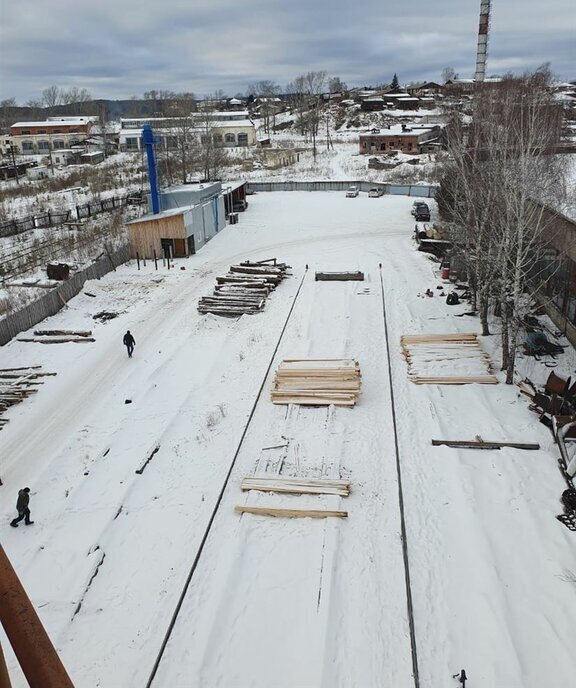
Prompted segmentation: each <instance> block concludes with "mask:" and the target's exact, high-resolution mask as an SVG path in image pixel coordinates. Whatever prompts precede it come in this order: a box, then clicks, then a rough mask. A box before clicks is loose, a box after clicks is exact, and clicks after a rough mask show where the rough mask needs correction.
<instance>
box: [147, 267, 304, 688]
mask: <svg viewBox="0 0 576 688" xmlns="http://www.w3.org/2000/svg"><path fill="white" fill-rule="evenodd" d="M307 274H308V266H306V269H305V271H304V274H303V275H302V279H301V280H300V284H299V285H298V289H297V291H296V294H295V296H294V300H293V301H292V305H291V306H290V310H289V311H288V315H287V316H286V320H285V321H284V325H283V326H282V330H281V331H280V336H279V337H278V340H277V342H276V346H275V347H274V351H273V352H272V355H271V356H270V360H269V362H268V366H267V368H266V372H265V373H264V375H263V377H262V384H261V385H260V388H259V390H258V393H257V395H256V399H255V400H254V404H253V405H252V409H251V411H250V415H249V416H248V420H247V421H246V424H245V425H244V429H243V431H242V435H241V437H240V441H239V442H238V446H237V447H236V451H235V452H234V456H233V457H232V461H231V462H230V467H229V468H228V472H227V474H226V477H225V478H224V482H223V483H222V488H221V490H220V493H219V495H218V497H217V499H216V503H215V504H214V508H213V510H212V513H211V515H210V519H209V520H208V524H207V526H206V529H205V530H204V534H203V536H202V540H201V541H200V545H199V546H198V549H197V551H196V556H195V557H194V561H193V562H192V566H191V568H190V571H189V572H188V576H187V577H186V581H185V582H184V586H183V588H182V592H181V593H180V596H179V598H178V602H177V603H176V607H175V609H174V612H173V614H172V618H171V619H170V623H169V624H168V628H167V630H166V633H165V635H164V639H163V640H162V645H161V646H160V650H159V652H158V654H157V655H156V659H155V661H154V665H153V667H152V671H151V672H150V676H149V678H148V681H147V683H146V688H151V686H152V684H153V682H154V679H155V677H156V674H157V672H158V668H159V667H160V663H161V661H162V657H163V655H164V652H165V650H166V646H167V645H168V641H169V640H170V636H171V635H172V631H173V630H174V626H175V625H176V620H177V619H178V614H179V613H180V610H181V608H182V605H183V603H184V599H185V597H186V593H187V592H188V588H189V587H190V583H191V581H192V577H193V576H194V573H195V571H196V569H197V567H198V563H199V561H200V558H201V556H202V553H203V551H204V547H205V545H206V542H207V541H208V536H209V534H210V531H211V529H212V526H213V524H214V520H215V519H216V515H217V514H218V510H219V509H220V506H221V504H222V499H223V497H224V493H225V491H226V488H227V487H228V482H229V480H230V476H231V475H232V471H233V470H234V466H235V465H236V459H237V458H238V455H239V454H240V450H241V449H242V445H243V444H244V439H245V437H246V434H247V432H248V428H249V427H250V424H251V422H252V419H253V417H254V414H255V412H256V408H257V407H258V402H259V401H260V397H261V396H262V392H263V390H264V386H265V385H266V381H267V379H268V376H269V375H270V371H271V369H272V365H273V363H274V359H275V358H276V354H277V353H278V349H279V348H280V344H281V343H282V339H283V337H284V334H285V332H286V328H287V327H288V323H289V321H290V318H291V316H292V313H293V312H294V307H295V305H296V302H297V301H298V297H299V295H300V291H301V290H302V286H303V284H304V280H305V279H306V275H307Z"/></svg>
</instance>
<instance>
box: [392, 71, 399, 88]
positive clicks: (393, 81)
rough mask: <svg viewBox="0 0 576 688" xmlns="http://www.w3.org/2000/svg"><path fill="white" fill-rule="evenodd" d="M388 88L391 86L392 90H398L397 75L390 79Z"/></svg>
mask: <svg viewBox="0 0 576 688" xmlns="http://www.w3.org/2000/svg"><path fill="white" fill-rule="evenodd" d="M390 86H392V88H399V87H400V84H399V83H398V75H397V74H394V76H393V77H392V83H391V84H390Z"/></svg>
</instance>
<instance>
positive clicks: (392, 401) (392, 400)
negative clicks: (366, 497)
mask: <svg viewBox="0 0 576 688" xmlns="http://www.w3.org/2000/svg"><path fill="white" fill-rule="evenodd" d="M380 291H381V294H382V318H383V321H384V339H385V341H386V353H387V358H388V361H387V363H388V382H389V386H390V409H391V412H392V426H393V428H394V452H395V454H396V473H397V477H398V507H399V509H400V531H401V536H402V557H403V559H404V581H405V584H406V606H407V611H408V625H409V628H410V649H411V653H412V675H413V677H414V688H420V675H419V671H418V652H417V648H416V630H415V624H414V606H413V603H412V585H411V581H410V560H409V557H408V541H407V537H406V519H405V515H404V493H403V490H402V467H401V465H400V448H399V445H398V425H397V422H396V402H395V398H394V386H393V381H392V362H391V357H390V337H389V332H388V320H387V316H386V295H385V292H384V279H383V277H382V263H380Z"/></svg>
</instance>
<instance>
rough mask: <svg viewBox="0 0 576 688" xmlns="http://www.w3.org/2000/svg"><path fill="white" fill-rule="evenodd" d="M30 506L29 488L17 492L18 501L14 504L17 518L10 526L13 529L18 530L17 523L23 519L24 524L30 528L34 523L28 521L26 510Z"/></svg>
mask: <svg viewBox="0 0 576 688" xmlns="http://www.w3.org/2000/svg"><path fill="white" fill-rule="evenodd" d="M28 504H30V488H29V487H24V488H22V489H21V490H19V491H18V500H17V502H16V511H17V512H18V518H15V519H13V520H12V521H11V522H10V525H11V526H12V527H13V528H18V523H19V522H20V521H21V520H22V519H24V523H25V524H26V525H27V526H31V525H32V524H33V523H34V521H31V520H30V509H29V508H28Z"/></svg>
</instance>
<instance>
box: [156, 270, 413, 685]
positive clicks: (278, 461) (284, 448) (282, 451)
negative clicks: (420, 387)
mask: <svg viewBox="0 0 576 688" xmlns="http://www.w3.org/2000/svg"><path fill="white" fill-rule="evenodd" d="M379 274H380V296H381V307H382V324H383V329H384V339H385V342H386V356H387V364H386V363H385V364H384V368H387V374H388V378H389V389H390V408H391V411H390V413H391V417H392V426H393V438H394V453H395V460H396V476H397V485H398V513H399V519H400V529H401V541H402V558H403V564H404V580H405V592H406V608H407V612H406V614H407V621H408V627H409V635H410V651H411V661H412V677H413V682H414V687H415V688H420V680H419V669H418V655H417V647H416V634H415V623H414V612H413V603H412V589H411V580H410V562H409V556H408V554H409V553H408V544H407V535H406V523H405V514H404V495H403V488H402V469H401V457H400V450H399V445H398V433H397V422H396V411H395V399H394V391H393V386H392V365H391V361H390V346H389V330H388V322H387V312H386V296H385V289H384V281H383V276H382V271H381V270H380V273H379ZM306 275H307V272H305V273H304V275H303V277H302V279H301V281H300V284H299V286H298V289H297V291H296V294H295V296H294V300H293V302H292V306H291V308H290V310H289V312H288V314H287V316H286V319H285V321H284V324H283V327H282V330H281V332H280V335H279V337H278V340H277V342H276V345H275V347H274V350H273V352H272V354H271V356H270V359H269V362H268V366H267V368H266V371H265V373H264V375H263V378H262V383H261V385H260V388H259V390H258V393H257V395H256V398H255V400H254V403H253V406H252V409H251V411H250V414H249V416H248V419H247V421H246V424H245V426H244V428H243V431H242V435H241V437H240V440H239V442H238V445H237V447H236V451H235V453H234V456H233V457H232V459H231V462H230V465H229V468H228V471H227V474H226V476H225V478H224V481H223V483H222V487H221V489H220V492H219V494H218V497H217V499H216V502H215V504H214V507H213V509H212V512H211V515H210V518H209V520H208V523H207V525H206V528H205V529H204V532H203V535H202V538H201V540H200V544H199V546H198V548H197V550H196V553H195V556H194V560H193V561H192V564H191V566H190V569H189V572H188V574H187V577H186V580H185V582H184V584H183V587H182V590H181V592H180V594H179V596H178V600H177V603H176V606H175V608H174V612H173V613H172V616H171V618H170V621H169V624H168V627H167V629H166V631H165V634H164V637H163V640H162V643H161V646H160V648H159V651H158V653H157V655H156V657H155V659H154V663H153V666H152V670H151V672H150V674H149V677H148V681H147V683H146V688H153V686H154V685H155V679H156V676H157V673H158V671H159V668H160V665H161V663H162V660H163V657H164V654H165V651H166V648H167V646H168V643H169V642H170V639H171V637H172V634H173V631H174V628H175V626H176V623H177V619H178V617H179V614H180V611H181V609H182V606H183V604H184V600H185V598H186V595H187V593H188V590H189V588H190V585H191V582H192V579H193V577H194V574H195V572H196V570H197V568H198V565H199V563H200V560H201V558H202V555H203V552H204V549H205V547H206V544H207V541H208V538H209V535H210V533H211V531H212V528H213V525H214V522H215V520H216V517H217V515H218V513H219V511H220V509H221V506H222V503H223V498H224V494H225V492H226V489H227V487H228V484H229V481H230V478H231V475H232V472H233V470H234V468H235V465H236V462H237V458H238V456H239V454H240V452H241V449H242V447H243V445H244V441H245V438H246V435H247V433H248V431H249V429H250V427H251V424H252V420H253V418H254V415H255V413H256V410H257V408H258V406H259V403H260V401H261V398H262V392H263V391H264V388H265V387H266V383H267V381H268V380H269V377H270V373H271V370H272V367H273V364H274V361H275V359H276V355H277V352H278V350H279V348H280V346H281V344H282V342H283V339H284V335H285V333H286V331H287V329H288V325H289V323H290V320H291V317H292V315H293V313H294V310H295V307H296V304H297V302H298V297H299V295H300V293H301V290H302V287H303V285H304V281H305V279H306ZM298 412H299V409H298V408H292V407H288V409H287V417H286V421H287V422H288V423H289V425H290V426H291V425H293V423H294V422H295V420H296V419H297V416H298ZM294 413H296V416H295V417H294V418H292V415H293V414H294ZM333 416H334V409H333V408H332V407H329V408H328V409H327V415H326V418H325V420H324V423H323V424H324V425H325V427H326V428H328V427H329V426H331V425H332V423H333V420H334V418H333ZM286 434H287V435H290V433H289V432H287V433H286ZM289 445H290V442H289V438H288V437H286V444H285V445H284V444H279V445H278V446H277V447H276V446H274V447H269V448H266V449H267V450H268V449H270V450H279V451H278V452H277V454H276V455H275V456H274V458H272V456H271V457H270V461H268V460H267V459H263V457H261V458H260V460H259V461H262V460H264V463H265V464H266V465H267V466H268V465H269V468H271V469H272V472H273V473H275V472H277V473H278V474H279V473H281V471H282V467H283V464H284V462H285V461H286V460H287V459H288V460H290V459H292V460H297V458H298V457H297V449H298V448H297V447H293V446H292V447H290V449H289ZM295 452H296V453H295ZM339 469H340V466H339V465H338V466H336V465H334V466H330V467H328V466H326V465H324V462H323V470H328V472H330V473H334V471H339ZM334 474H335V473H334ZM328 526H329V524H325V532H324V539H323V540H324V545H325V540H326V537H327V533H328V530H327V529H328ZM324 545H323V547H324ZM323 560H324V549H323V552H322V561H323ZM322 598H323V590H322V576H321V578H320V582H319V592H318V607H320V602H321V599H322ZM407 659H408V653H407Z"/></svg>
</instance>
